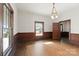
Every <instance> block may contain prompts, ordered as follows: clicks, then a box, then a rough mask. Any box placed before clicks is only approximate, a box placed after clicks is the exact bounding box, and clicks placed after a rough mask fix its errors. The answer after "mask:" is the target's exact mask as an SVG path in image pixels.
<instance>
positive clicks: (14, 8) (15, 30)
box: [10, 3, 18, 35]
mask: <svg viewBox="0 0 79 59" xmlns="http://www.w3.org/2000/svg"><path fill="white" fill-rule="evenodd" d="M10 5H11V6H12V8H13V10H14V17H13V18H14V22H13V23H14V26H13V27H14V28H13V34H14V35H15V34H16V33H17V20H18V18H17V17H18V15H17V8H16V6H15V4H14V3H12V4H10Z"/></svg>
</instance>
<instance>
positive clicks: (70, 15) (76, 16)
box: [53, 6, 79, 34]
mask: <svg viewBox="0 0 79 59" xmlns="http://www.w3.org/2000/svg"><path fill="white" fill-rule="evenodd" d="M68 19H70V20H71V33H76V34H79V27H78V26H79V6H76V7H73V8H72V9H70V10H67V11H65V12H63V13H62V14H61V15H60V16H59V18H58V19H56V20H53V21H54V22H59V21H63V20H68Z"/></svg>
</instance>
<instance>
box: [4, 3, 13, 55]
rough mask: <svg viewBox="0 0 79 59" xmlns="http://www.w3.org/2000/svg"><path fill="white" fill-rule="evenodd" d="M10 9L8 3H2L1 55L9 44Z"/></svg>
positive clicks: (10, 31) (7, 48) (6, 50)
mask: <svg viewBox="0 0 79 59" xmlns="http://www.w3.org/2000/svg"><path fill="white" fill-rule="evenodd" d="M11 14H12V13H11V11H10V9H9V5H8V4H3V55H4V54H6V53H7V52H8V50H9V48H10V46H11V36H12V34H11V33H12V30H11V20H12V19H11Z"/></svg>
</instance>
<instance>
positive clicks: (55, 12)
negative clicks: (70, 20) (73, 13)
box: [51, 3, 58, 19]
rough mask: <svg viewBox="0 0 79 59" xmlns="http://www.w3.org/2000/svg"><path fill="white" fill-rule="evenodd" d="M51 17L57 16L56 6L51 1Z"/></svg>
mask: <svg viewBox="0 0 79 59" xmlns="http://www.w3.org/2000/svg"><path fill="white" fill-rule="evenodd" d="M51 18H52V19H56V18H58V13H57V11H56V8H55V3H53V8H52V14H51Z"/></svg>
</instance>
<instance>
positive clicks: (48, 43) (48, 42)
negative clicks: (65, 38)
mask: <svg viewBox="0 0 79 59" xmlns="http://www.w3.org/2000/svg"><path fill="white" fill-rule="evenodd" d="M44 44H47V45H48V44H54V43H53V42H45V43H44Z"/></svg>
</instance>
